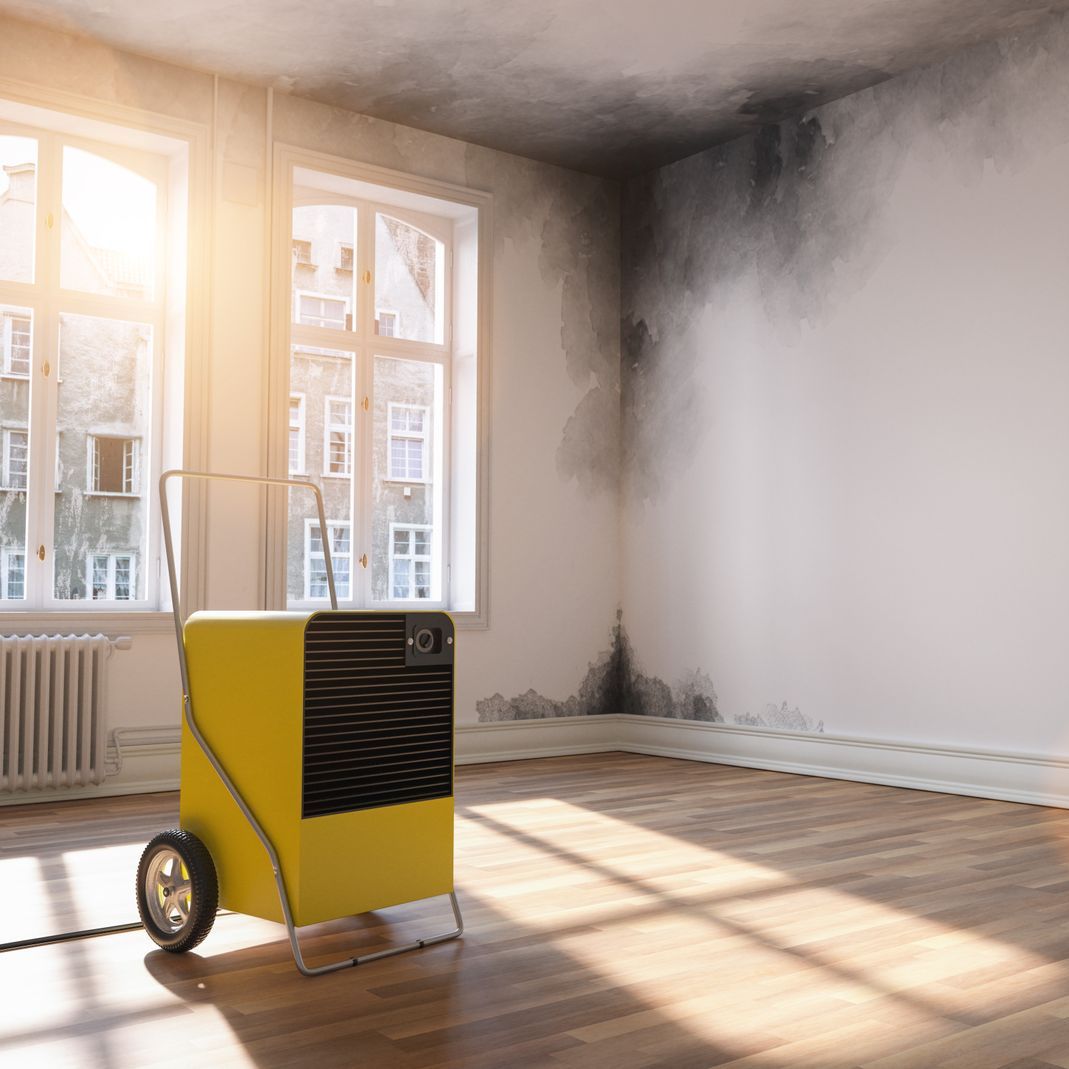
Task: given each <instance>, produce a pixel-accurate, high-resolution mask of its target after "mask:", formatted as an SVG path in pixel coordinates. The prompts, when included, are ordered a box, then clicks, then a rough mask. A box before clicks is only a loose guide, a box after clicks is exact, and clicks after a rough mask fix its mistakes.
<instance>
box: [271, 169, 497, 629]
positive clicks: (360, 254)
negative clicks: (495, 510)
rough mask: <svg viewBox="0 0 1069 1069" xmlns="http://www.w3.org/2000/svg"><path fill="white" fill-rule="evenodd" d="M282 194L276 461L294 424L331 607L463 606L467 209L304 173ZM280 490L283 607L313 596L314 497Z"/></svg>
mask: <svg viewBox="0 0 1069 1069" xmlns="http://www.w3.org/2000/svg"><path fill="white" fill-rule="evenodd" d="M293 195H294V201H293V212H292V234H293V241H294V247H296V243H297V241H298V239H299V240H300V241H302V242H305V243H307V245H308V246H309V247H308V249H307V255H300V256H298V255H294V257H293V258H292V275H291V294H292V297H291V308H290V349H289V353H290V359H289V393H290V397H291V398H293V397H295V396H298V395H300V396H303V398H304V404H303V410H302V414H301V415H300V416H298V415H297V414H296V409H295V408H294V406H293V402H292V400H291V403H290V470H291V471H294V472H296V471H297V468H296V467H295V466H294V457H295V456H297V446H296V444H295V439H294V433H295V429H296V428H297V427H298V426H300V427H301V429H302V436H303V441H304V442H305V443H306V445H305V448H306V453H307V455H306V456H305V457H304V458H303V464H304V470H305V471H307V472H308V478H309V479H311V480H314V481H315V482H316V483H317V484H318V485H319V486H320V488H321V490H322V492H323V495H324V499H325V508H326V513H327V516H328V517H331V519H330V520H329V522H328V526H329V528H330V532H331V548H332V550H335V553H334V558H333V559H334V569H335V578H336V583H337V589H338V597H339V601H340V602H344V603H345V604H347V605H349V606H351V607H373V606H376V605H381V604H384V603H387V604H388V603H398V602H403V603H409V602H410V603H414V604H418V605H419V606H420V607H425V608H431V607H447V608H451V609H465V608H469V607H472V606H471V602H473V601H474V598H475V594H474V573H475V567H474V544H475V534H474V527H475V523H476V515H475V489H474V485H475V484H474V479H475V476H474V470H475V463H474V455H473V452H472V450H473V449H474V442H475V437H476V436H475V426H474V424H475V419H476V412H477V405H476V399H475V394H474V391H475V383H476V377H477V376H476V374H475V352H474V338H475V334H476V329H475V322H476V315H477V310H476V307H475V302H476V294H477V285H476V279H475V271H476V264H477V256H476V255H475V251H474V250H475V248H476V244H475V243H476V240H477V209H476V208H474V207H472V206H470V205H460V204H454V203H450V202H447V201H444V200H438V199H437V198H433V197H429V196H425V195H422V194H421V195H416V194H411V195H409V194H404V193H402V192H400V191H397V190H392V189H388V188H386V187H381V186H376V185H372V184H369V183H366V182H363V181H357V180H346V179H342V178H339V177H338V176H333V175H325V174H322V173H320V172H315V171H310V170H305V169H303V168H295V169H294V192H293ZM458 248H460V249H462V250H464V251H463V252H462V253H461V255H459V256H458ZM458 264H460V265H461V269H460V270H459V272H458V266H457V265H458ZM457 395H459V396H460V403H459V404H458V403H457ZM319 421H321V423H320V425H319V426H318V427H317V426H316V425H315V424H316V423H317V422H319ZM458 439H459V441H460V445H459V446H458V445H457V442H458ZM289 500H290V504H289V531H288V545H289V550H288V580H287V593H288V598H289V602H290V604H291V605H300V604H301V603H302V602H304V603H311V604H315V603H321V602H323V601H325V600H326V598H327V596H328V591H327V585H326V575H325V566H324V562H323V544H322V538H321V535H320V531H319V525H318V522H317V521H315V502H314V499H313V498H312V496H311V495H310V494H302V493H300V492H297V491H291V492H290V495H289ZM458 531H459V532H460V534H459V536H458V534H457V532H458ZM335 547H337V548H336V549H335ZM456 554H462V555H466V556H464V560H463V562H462V564H461V568H460V571H462V572H463V573H464V576H465V579H464V581H463V582H460V583H453V576H454V573H455V572H457V570H458V569H457V568H456V567H455V565H456V564H457V557H456Z"/></svg>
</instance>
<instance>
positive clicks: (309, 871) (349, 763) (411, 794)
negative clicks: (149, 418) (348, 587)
mask: <svg viewBox="0 0 1069 1069" xmlns="http://www.w3.org/2000/svg"><path fill="white" fill-rule="evenodd" d="M172 478H194V479H208V480H224V481H230V482H248V483H258V484H263V485H269V486H293V487H299V488H303V489H305V490H310V491H312V492H313V493H314V494H315V497H316V506H317V509H318V513H319V523H320V530H321V531H325V530H326V529H327V525H326V518H325V514H324V509H323V499H322V495H321V494H320V492H319V488H318V487H316V486H315V485H313V484H311V483H307V482H299V481H296V480H288V479H265V478H259V477H254V476H238V475H215V474H208V473H205V472H188V471H168V472H165V473H164V474H163V476H162V477H161V478H160V501H161V511H162V517H163V532H164V542H165V545H166V550H167V565H168V570H169V573H170V581H171V597H172V603H173V606H174V614H175V625H176V630H177V634H178V651H179V662H180V667H181V673H182V687H183V692H184V701H183V728H182V772H181V802H180V823H181V827H180V828H176V829H171V830H169V831H165V832H161V833H160V834H159V835H157V836H156V837H155V838H154V839H153V840H152V842H150V843H149V844H148V846H147V847H146V848H145V851H144V853H143V855H142V857H141V863H140V865H139V866H138V872H137V904H138V911H139V913H140V916H141V921H142V924H143V925H144V927H145V929H146V931H147V932H148V934H149V936H150V937H151V938H152V939H153V941H154V942H155V943H156V944H157V945H158V946H160V947H162V948H163V949H164V950H170V951H173V952H181V951H185V950H190V949H192V948H193V947H194V946H196V945H197V944H199V943H200V942H201V940H202V939H204V937H205V936H206V935H207V934H208V932H209V931H210V930H211V927H212V924H213V922H214V919H215V913H216V910H217V908H219V907H220V906H221V907H223V908H225V909H230V910H234V911H236V912H240V913H248V914H251V915H253V916H256V917H264V918H266V919H269V920H275V921H281V922H283V923H284V924H285V925H286V928H287V931H288V933H289V939H290V945H291V947H292V949H293V957H294V960H295V961H296V963H297V968H298V969H300V971H301V972H302V973H304V974H305V975H306V976H313V975H317V974H320V973H325V972H333V971H334V970H336V969H344V968H348V967H350V966H353V965H359V964H362V963H363V962H367V961H371V960H374V959H377V958H383V957H388V956H391V955H393V954H400V953H404V952H405V951H408V950H415V949H418V948H420V947H424V946H430V945H431V944H434V943H441V942H445V941H446V940H449V939H456V938H457V937H458V936H459V935H461V934H462V932H463V921H462V919H461V915H460V908H459V906H458V904H457V900H456V895H455V893H454V891H453V665H454V649H455V642H454V638H455V635H454V630H453V624H452V621H451V620H450V618H449V617H448V616H447V615H446V614H445V613H442V612H415V611H413V612H408V611H404V610H401V611H396V612H391V611H383V612H358V611H354V612H348V611H339V610H338V608H337V597H336V594H335V587H334V575H333V568H332V563H331V559H330V546H329V541H330V540H329V539H323V554H324V558H325V565H326V574H327V586H328V590H329V594H330V603H331V609H330V610H329V611H328V610H323V611H304V612H198V613H194V614H193V615H192V616H191V617H190V618H189V620H188V621H186V622H185V623H184V624H183V621H182V615H181V610H180V607H179V598H178V582H177V575H176V569H175V564H174V547H173V545H172V537H171V525H170V518H169V514H168V506H167V495H166V486H167V482H168V481H169V480H170V479H172ZM436 895H448V896H449V900H450V904H451V905H452V909H453V917H454V920H455V922H456V928H455V929H454V930H452V931H450V932H448V933H446V934H444V935H438V936H432V937H429V938H426V939H420V940H417V941H416V942H414V943H409V944H405V945H404V946H397V947H391V948H389V949H387V950H382V951H378V952H376V953H370V954H365V955H363V956H358V957H352V958H346V959H344V960H342V961H337V962H333V963H331V964H327V965H321V966H317V967H311V966H308V965H306V964H305V961H304V958H303V956H302V953H301V947H300V943H299V941H298V938H297V931H296V929H297V928H298V927H301V926H303V925H308V924H316V923H318V922H320V921H326V920H333V919H336V918H339V917H345V916H350V915H353V914H358V913H365V912H367V911H369V910H374V909H383V908H386V907H388V906H394V905H399V904H401V903H404V902H413V901H416V900H418V899H423V898H431V897H432V896H436Z"/></svg>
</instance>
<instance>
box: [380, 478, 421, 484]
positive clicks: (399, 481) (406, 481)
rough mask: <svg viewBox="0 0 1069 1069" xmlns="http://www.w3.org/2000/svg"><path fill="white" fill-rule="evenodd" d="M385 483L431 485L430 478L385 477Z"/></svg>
mask: <svg viewBox="0 0 1069 1069" xmlns="http://www.w3.org/2000/svg"><path fill="white" fill-rule="evenodd" d="M382 481H383V482H384V483H390V484H391V485H393V486H430V485H431V480H430V479H394V478H392V477H391V478H389V479H383V480H382Z"/></svg>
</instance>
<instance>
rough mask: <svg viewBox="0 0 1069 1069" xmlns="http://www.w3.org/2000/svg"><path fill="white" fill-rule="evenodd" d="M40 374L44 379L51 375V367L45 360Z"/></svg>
mask: <svg viewBox="0 0 1069 1069" xmlns="http://www.w3.org/2000/svg"><path fill="white" fill-rule="evenodd" d="M41 374H42V375H44V377H45V378H46V379H47V378H48V376H49V375H51V374H52V365H51V364H50V363H49V362H48V361H47V360H46V361H45V362H44V363H43V364H42V365H41Z"/></svg>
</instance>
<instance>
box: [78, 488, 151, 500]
mask: <svg viewBox="0 0 1069 1069" xmlns="http://www.w3.org/2000/svg"><path fill="white" fill-rule="evenodd" d="M85 496H86V497H125V498H127V499H128V500H130V501H138V500H139V499H140V497H141V494H139V493H137V494H124V493H122V492H121V491H119V490H86V491H85Z"/></svg>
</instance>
